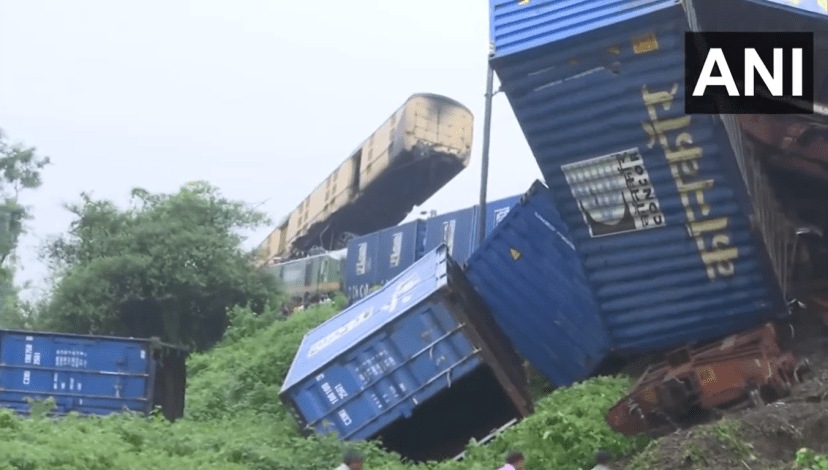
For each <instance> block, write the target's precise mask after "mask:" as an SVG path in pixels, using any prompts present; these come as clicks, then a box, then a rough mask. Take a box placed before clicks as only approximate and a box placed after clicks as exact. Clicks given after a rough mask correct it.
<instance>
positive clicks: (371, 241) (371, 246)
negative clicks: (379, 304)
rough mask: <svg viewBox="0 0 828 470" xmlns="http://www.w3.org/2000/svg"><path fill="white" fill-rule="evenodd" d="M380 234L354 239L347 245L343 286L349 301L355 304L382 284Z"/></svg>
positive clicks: (374, 233) (370, 234)
mask: <svg viewBox="0 0 828 470" xmlns="http://www.w3.org/2000/svg"><path fill="white" fill-rule="evenodd" d="M378 253H379V232H373V233H369V234H367V235H363V236H361V237H356V238H352V239H351V240H350V241H349V242H348V245H347V254H346V256H345V264H344V269H343V280H342V286H343V290H344V291H345V295H346V296H348V300H349V301H351V302H355V301H357V300H359V299H361V298H363V297H365V296H366V295H368V292H370V291H371V288H373V287H374V286H377V285H381V284H382V278H381V275H380V269H379V266H378V264H377V254H378Z"/></svg>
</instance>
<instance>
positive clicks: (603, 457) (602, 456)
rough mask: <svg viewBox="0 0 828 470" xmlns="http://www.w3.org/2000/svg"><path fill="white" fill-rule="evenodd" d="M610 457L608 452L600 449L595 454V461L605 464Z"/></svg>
mask: <svg viewBox="0 0 828 470" xmlns="http://www.w3.org/2000/svg"><path fill="white" fill-rule="evenodd" d="M611 457H612V456H611V455H610V453H609V452H607V451H603V450H601V451H598V452H597V453H596V454H595V461H597V462H598V463H599V464H601V465H606V464H608V463H609V462H610V458H611Z"/></svg>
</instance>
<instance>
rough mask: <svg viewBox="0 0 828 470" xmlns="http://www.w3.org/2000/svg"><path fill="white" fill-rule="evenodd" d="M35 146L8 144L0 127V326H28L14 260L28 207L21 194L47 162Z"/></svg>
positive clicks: (34, 184) (37, 178) (34, 182)
mask: <svg viewBox="0 0 828 470" xmlns="http://www.w3.org/2000/svg"><path fill="white" fill-rule="evenodd" d="M49 163H50V162H49V158H48V157H39V156H38V154H37V149H35V148H34V147H27V146H25V145H23V144H20V143H11V142H9V141H8V139H7V137H6V135H5V134H4V133H3V131H2V130H0V327H3V328H26V327H29V326H31V318H30V317H31V315H30V313H31V306H30V305H27V304H25V303H23V302H21V301H20V300H19V299H18V297H17V292H18V290H17V287H15V285H14V282H13V280H14V272H15V269H14V261H15V256H14V255H15V250H16V249H17V243H18V241H19V240H20V235H22V234H23V233H24V232H25V221H26V220H27V219H29V217H30V216H29V210H28V208H27V207H26V206H24V205H22V204H21V203H20V200H19V197H20V194H21V193H22V192H24V191H26V190H30V189H36V188H38V187H39V186H40V185H41V179H40V171H41V170H42V169H43V168H44V167H46V166H47V165H49Z"/></svg>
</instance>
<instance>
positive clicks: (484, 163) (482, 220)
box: [477, 60, 494, 245]
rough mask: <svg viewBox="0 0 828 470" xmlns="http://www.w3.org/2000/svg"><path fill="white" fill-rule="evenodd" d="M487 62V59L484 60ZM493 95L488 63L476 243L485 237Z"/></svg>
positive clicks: (492, 74)
mask: <svg viewBox="0 0 828 470" xmlns="http://www.w3.org/2000/svg"><path fill="white" fill-rule="evenodd" d="M486 62H487V63H488V60H487V61H486ZM493 97H494V70H492V66H491V64H488V70H487V72H486V109H485V110H484V112H483V155H482V157H481V163H480V217H479V219H478V222H479V224H478V227H477V244H478V245H480V244H482V243H483V240H484V239H485V238H486V189H487V186H488V184H489V141H490V140H491V130H492V98H493Z"/></svg>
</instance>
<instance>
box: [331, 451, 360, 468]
mask: <svg viewBox="0 0 828 470" xmlns="http://www.w3.org/2000/svg"><path fill="white" fill-rule="evenodd" d="M363 463H365V457H363V456H362V454H360V453H359V452H356V451H348V452H345V455H344V456H342V465H340V466H338V467H336V469H335V470H362V464H363Z"/></svg>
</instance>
